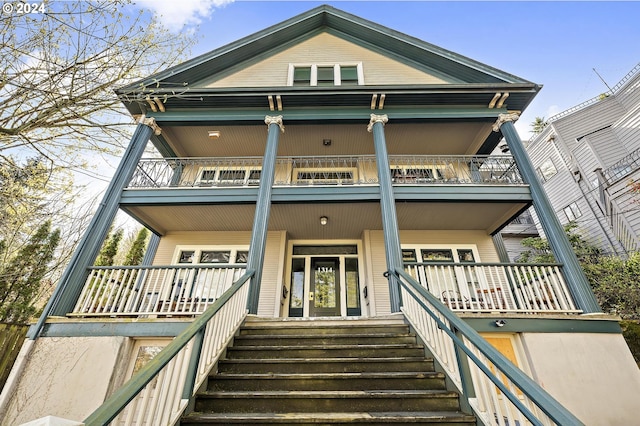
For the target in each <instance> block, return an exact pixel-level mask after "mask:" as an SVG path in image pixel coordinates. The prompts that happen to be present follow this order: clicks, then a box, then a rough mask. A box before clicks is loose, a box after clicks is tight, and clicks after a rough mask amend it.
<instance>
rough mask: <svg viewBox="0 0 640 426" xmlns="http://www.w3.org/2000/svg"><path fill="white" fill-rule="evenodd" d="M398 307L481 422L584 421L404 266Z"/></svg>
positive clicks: (501, 425) (398, 274)
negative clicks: (420, 282)
mask: <svg viewBox="0 0 640 426" xmlns="http://www.w3.org/2000/svg"><path fill="white" fill-rule="evenodd" d="M390 272H391V273H392V274H393V275H395V277H396V278H397V279H398V280H399V283H400V287H401V292H402V301H403V307H402V310H403V312H404V314H405V315H406V317H407V319H408V320H409V322H410V323H411V325H412V326H413V327H414V328H415V329H416V331H417V333H418V334H419V335H420V338H421V339H422V340H423V341H424V342H425V344H426V345H427V346H428V347H429V349H430V350H431V351H432V353H433V356H434V357H435V358H436V359H437V360H438V362H439V363H440V365H441V366H442V368H444V369H445V371H446V373H447V375H448V376H449V377H450V378H451V379H452V381H453V382H454V383H455V384H456V386H457V387H458V389H459V390H460V392H461V393H462V394H463V395H464V397H465V398H466V399H467V400H468V402H469V405H470V406H471V407H472V408H473V410H474V411H475V413H476V415H477V416H478V417H480V419H481V423H482V424H485V425H498V426H513V425H525V424H533V425H554V424H556V425H563V426H569V425H582V422H581V421H580V420H579V419H577V418H576V417H575V416H574V415H573V414H571V413H570V412H569V411H568V410H567V409H566V408H564V407H563V406H562V405H560V404H559V403H558V402H557V401H556V400H555V399H554V398H553V397H552V396H551V395H549V394H548V393H547V392H546V391H545V390H544V389H542V388H541V387H540V386H539V385H538V384H537V383H536V382H534V381H533V380H532V379H531V378H530V377H528V376H527V375H526V374H524V372H522V371H521V370H520V369H518V368H517V367H516V366H515V365H513V364H512V363H511V362H510V361H509V360H508V359H507V358H506V357H505V356H504V355H502V354H501V353H500V352H498V351H497V350H496V349H495V348H494V347H493V346H491V345H490V344H489V343H488V342H487V341H486V340H485V339H483V338H482V337H481V336H480V335H479V334H478V333H477V332H476V331H475V330H474V329H473V328H471V327H470V326H469V325H468V324H467V323H465V322H464V321H463V320H461V319H460V318H459V317H458V316H457V315H456V314H455V313H454V312H452V310H450V309H449V308H447V307H446V306H445V305H444V304H442V303H441V302H440V300H439V299H438V298H436V297H435V296H434V295H433V294H431V293H430V292H428V291H427V290H426V289H425V288H424V287H423V286H422V285H420V284H419V283H418V282H416V281H415V280H414V279H413V278H412V277H411V276H410V275H409V274H407V273H406V272H405V271H403V270H402V269H396V270H395V271H390Z"/></svg>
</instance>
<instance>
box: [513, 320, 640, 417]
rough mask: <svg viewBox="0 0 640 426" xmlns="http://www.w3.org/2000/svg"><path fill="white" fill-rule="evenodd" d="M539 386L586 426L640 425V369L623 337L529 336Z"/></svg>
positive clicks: (525, 341)
mask: <svg viewBox="0 0 640 426" xmlns="http://www.w3.org/2000/svg"><path fill="white" fill-rule="evenodd" d="M522 343H523V345H524V347H525V352H526V353H527V357H528V358H529V359H528V363H529V365H530V367H531V370H532V374H533V376H534V378H535V379H536V381H537V382H538V383H540V385H542V386H543V387H544V388H545V389H546V390H547V391H548V392H549V393H550V394H551V395H553V396H554V397H555V398H556V399H557V400H558V401H559V402H560V403H561V404H563V405H564V406H565V407H567V408H568V409H569V410H570V411H571V412H572V413H573V414H575V415H576V416H577V417H578V418H580V420H582V421H583V422H584V423H585V424H586V425H593V426H607V425H611V426H614V425H615V426H619V425H637V424H638V421H639V414H638V413H639V411H638V404H639V403H640V370H639V369H638V366H637V365H636V363H635V362H634V360H633V357H632V356H631V353H630V352H629V348H628V347H627V345H626V343H625V342H624V339H623V338H622V335H621V334H606V333H602V334H600V333H560V334H558V333H524V334H522Z"/></svg>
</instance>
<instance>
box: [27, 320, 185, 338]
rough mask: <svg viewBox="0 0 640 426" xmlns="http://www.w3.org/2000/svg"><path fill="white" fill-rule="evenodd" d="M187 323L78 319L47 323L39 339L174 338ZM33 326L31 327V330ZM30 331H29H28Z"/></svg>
mask: <svg viewBox="0 0 640 426" xmlns="http://www.w3.org/2000/svg"><path fill="white" fill-rule="evenodd" d="M191 321H192V320H188V321H184V320H183V321H161V320H157V319H154V320H150V321H149V322H145V320H143V319H140V318H131V319H130V320H115V321H114V320H111V319H109V320H103V321H101V320H99V319H92V320H88V319H78V320H77V321H74V320H67V321H65V322H47V323H46V324H45V326H44V328H43V330H42V334H40V337H95V336H103V337H104V336H125V337H175V336H177V335H178V334H180V333H182V331H183V330H184V329H185V328H186V327H187V326H188V325H189V324H191ZM33 327H35V326H31V329H33ZM30 331H31V330H30Z"/></svg>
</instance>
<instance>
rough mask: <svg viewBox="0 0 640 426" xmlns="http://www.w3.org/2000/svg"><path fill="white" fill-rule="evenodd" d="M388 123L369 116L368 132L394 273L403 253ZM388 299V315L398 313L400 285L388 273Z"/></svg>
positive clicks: (382, 117) (381, 117) (383, 117)
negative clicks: (391, 171)
mask: <svg viewBox="0 0 640 426" xmlns="http://www.w3.org/2000/svg"><path fill="white" fill-rule="evenodd" d="M387 121H388V117H387V116H386V115H376V114H371V121H370V122H369V127H367V130H368V131H369V132H373V145H374V148H375V151H376V165H377V168H378V182H379V184H380V210H381V213H382V232H383V233H384V246H385V255H386V259H387V270H389V271H395V269H396V268H402V250H401V249H400V235H399V233H398V218H397V216H396V203H395V198H394V196H393V186H392V185H391V173H390V167H389V156H388V154H387V142H386V140H385V137H384V124H385V123H386V122H387ZM388 280H389V300H390V302H391V312H399V311H400V307H401V306H402V301H401V299H400V286H399V283H398V281H397V279H396V278H395V274H389V276H388Z"/></svg>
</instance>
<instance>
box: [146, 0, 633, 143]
mask: <svg viewBox="0 0 640 426" xmlns="http://www.w3.org/2000/svg"><path fill="white" fill-rule="evenodd" d="M140 1H141V2H144V3H145V4H146V5H147V6H148V7H152V8H153V9H155V10H156V12H157V13H159V14H163V15H164V17H163V18H162V19H163V20H164V21H165V22H166V23H167V25H171V26H172V28H173V29H174V31H178V30H180V31H185V30H193V29H195V28H196V27H195V26H194V24H196V23H199V28H198V29H197V31H198V33H199V35H200V36H201V37H200V38H199V42H198V43H197V44H196V45H195V46H193V47H192V51H191V55H192V56H196V55H199V54H201V53H205V52H207V51H209V50H212V49H215V48H217V47H220V46H222V45H225V44H227V43H230V42H232V41H235V40H237V39H238V38H240V37H243V36H246V35H249V34H252V33H254V32H256V31H259V30H261V29H263V28H266V27H268V26H270V25H273V24H276V23H278V22H281V21H283V20H285V19H288V18H290V17H292V16H295V15H297V14H299V13H302V12H304V11H306V10H308V9H311V8H313V7H315V6H318V5H320V4H323V3H326V4H330V5H332V6H334V7H336V8H338V9H342V10H344V11H346V12H349V13H353V14H355V15H358V16H360V17H362V18H365V19H369V20H371V21H374V22H377V23H379V24H381V25H385V26H387V27H390V28H392V29H394V30H397V31H400V32H403V33H406V34H409V35H411V36H414V37H417V38H420V39H422V40H424V41H427V42H429V43H432V44H435V45H437V46H440V47H442V48H445V49H448V50H451V51H454V52H456V53H459V54H462V55H464V56H467V57H470V58H472V59H475V60H477V61H480V62H483V63H485V64H487V65H491V66H493V67H496V68H499V69H501V70H503V71H507V72H509V73H512V74H515V75H517V76H519V77H522V78H524V79H527V80H529V81H533V82H535V83H539V84H542V85H543V86H544V87H543V89H542V91H541V92H540V94H539V95H538V96H537V97H536V99H534V101H533V102H532V104H531V105H530V106H529V108H528V109H527V110H526V111H525V113H524V114H523V115H522V118H521V119H520V121H519V123H517V128H518V131H519V132H520V135H521V137H523V138H527V139H528V137H529V134H528V130H529V126H528V124H529V123H530V122H531V121H533V119H534V118H535V117H537V116H544V117H545V118H548V117H549V116H552V115H554V114H556V113H558V112H561V111H563V110H565V109H568V108H570V107H572V106H574V105H576V104H579V103H581V102H583V101H586V100H588V99H590V98H593V97H595V96H597V95H599V94H600V93H602V92H604V91H606V90H607V87H606V86H605V84H604V83H603V82H602V81H601V80H600V78H599V77H598V75H597V74H596V73H595V72H594V71H593V69H594V68H595V69H596V70H597V72H598V73H599V74H600V75H601V76H602V78H603V79H604V80H605V81H606V83H607V84H608V85H609V86H611V87H613V86H614V85H615V84H616V83H618V81H620V79H621V78H623V77H624V76H625V75H626V74H627V73H628V72H629V71H630V70H631V69H632V68H633V67H634V66H636V65H637V64H638V63H639V62H640V2H631V1H623V2H602V1H581V2H578V1H571V2H553V1H535V2H527V1H513V2H511V1H493V2H484V1H452V2H436V1H371V0H369V1H325V2H317V1H284V2H282V1H242V0H236V1H231V2H228V1H227V0H199V1H194V2H190V1H189V0H181V1H178V2H175V0H167V1H166V2H165V0H139V2H140ZM183 24H184V26H183Z"/></svg>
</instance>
